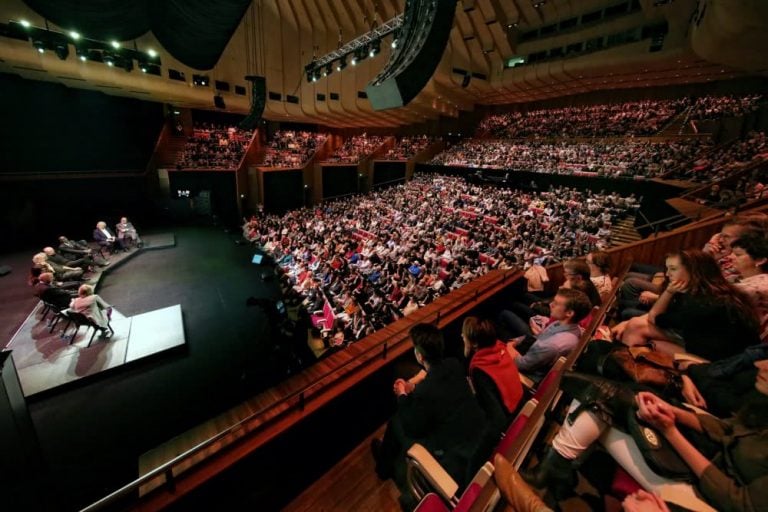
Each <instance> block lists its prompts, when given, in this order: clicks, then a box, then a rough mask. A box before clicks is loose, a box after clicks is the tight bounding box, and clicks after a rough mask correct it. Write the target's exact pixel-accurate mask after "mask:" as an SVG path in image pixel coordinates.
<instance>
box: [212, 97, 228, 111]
mask: <svg viewBox="0 0 768 512" xmlns="http://www.w3.org/2000/svg"><path fill="white" fill-rule="evenodd" d="M213 104H214V105H216V108H227V105H226V104H224V97H223V96H220V95H218V94H217V95H216V96H214V97H213Z"/></svg>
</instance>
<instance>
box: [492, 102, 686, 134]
mask: <svg viewBox="0 0 768 512" xmlns="http://www.w3.org/2000/svg"><path fill="white" fill-rule="evenodd" d="M686 105H687V100H684V99H683V100H646V101H628V102H625V103H614V104H601V105H590V106H580V107H564V108H553V109H542V110H532V111H526V112H508V113H504V114H495V115H491V116H488V117H486V118H485V119H484V120H483V121H482V122H481V123H480V127H479V131H480V132H483V133H487V134H489V135H490V136H491V137H495V138H500V139H511V138H518V137H607V136H633V135H634V136H642V135H653V134H655V133H656V132H658V131H659V130H660V129H661V128H663V127H664V125H665V124H666V123H667V122H668V121H669V120H670V119H671V118H672V117H673V116H674V115H676V114H677V113H679V112H680V111H682V110H683V109H684V108H685V107H686Z"/></svg>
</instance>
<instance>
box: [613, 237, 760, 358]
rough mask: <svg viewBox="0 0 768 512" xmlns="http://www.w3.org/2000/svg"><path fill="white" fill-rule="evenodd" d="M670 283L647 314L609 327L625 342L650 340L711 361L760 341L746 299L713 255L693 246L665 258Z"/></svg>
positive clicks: (661, 347) (670, 350)
mask: <svg viewBox="0 0 768 512" xmlns="http://www.w3.org/2000/svg"><path fill="white" fill-rule="evenodd" d="M666 267H667V272H666V275H667V278H668V279H669V284H668V285H667V287H666V289H665V290H664V291H663V292H662V293H661V295H660V296H659V299H658V300H657V301H656V302H655V303H654V305H653V307H652V308H651V310H650V311H649V312H648V314H647V315H643V316H639V317H635V318H632V319H630V320H628V321H626V322H622V323H621V324H619V325H617V326H616V327H615V328H614V334H615V336H616V338H617V339H618V340H620V341H621V342H622V343H624V344H625V345H629V346H635V345H644V344H648V343H650V342H653V343H654V344H655V347H656V348H657V349H658V350H661V351H663V352H668V353H677V352H690V353H691V354H694V355H697V356H699V357H703V358H705V359H709V360H711V361H716V360H719V359H724V358H726V357H729V356H732V355H735V354H737V353H739V352H741V351H742V350H744V349H745V348H746V347H748V346H750V345H754V344H756V343H758V342H759V336H758V320H757V314H756V312H755V309H754V307H753V306H752V302H751V301H750V298H749V297H748V296H747V294H745V293H744V292H743V291H742V290H740V289H738V288H736V287H735V286H733V285H732V284H730V283H729V282H728V281H726V280H725V278H724V277H723V274H722V272H721V270H720V267H719V266H718V264H717V262H716V261H715V259H714V258H712V256H710V255H708V254H705V253H704V252H702V251H699V250H696V249H689V250H684V251H680V252H677V253H673V254H670V255H668V256H667V259H666Z"/></svg>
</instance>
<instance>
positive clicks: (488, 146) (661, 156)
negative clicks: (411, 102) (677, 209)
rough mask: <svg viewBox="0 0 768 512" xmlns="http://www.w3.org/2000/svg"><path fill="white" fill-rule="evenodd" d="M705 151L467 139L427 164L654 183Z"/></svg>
mask: <svg viewBox="0 0 768 512" xmlns="http://www.w3.org/2000/svg"><path fill="white" fill-rule="evenodd" d="M710 147H711V145H710V144H709V143H708V142H706V141H702V140H701V139H686V140H681V141H671V142H641V141H632V140H629V141H624V142H593V143H589V142H583V143H574V142H560V143H551V142H544V141H524V140H518V141H503V140H479V139H469V140H466V141H463V142H461V143H460V144H457V145H455V146H453V147H451V148H450V149H447V150H446V151H443V152H442V153H440V154H438V155H436V156H435V157H434V158H433V159H432V160H431V161H430V163H431V164H434V165H449V166H468V167H477V168H490V169H514V170H520V171H532V172H541V173H553V174H578V173H596V174H598V175H600V176H608V177H620V176H633V177H634V176H644V177H655V176H660V175H662V174H664V173H665V172H667V171H670V170H673V169H677V168H678V167H680V166H681V165H683V164H684V163H685V162H689V161H691V160H693V159H694V158H695V157H696V156H697V155H699V154H701V153H702V152H704V151H706V150H707V149H708V148H710Z"/></svg>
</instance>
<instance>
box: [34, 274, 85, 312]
mask: <svg viewBox="0 0 768 512" xmlns="http://www.w3.org/2000/svg"><path fill="white" fill-rule="evenodd" d="M60 285H61V283H57V282H55V281H54V280H53V274H52V273H51V272H43V273H42V274H40V276H39V277H38V278H37V283H36V284H35V288H34V291H33V293H34V295H35V297H39V298H40V300H42V301H43V302H47V303H48V304H53V305H54V306H56V307H57V308H59V309H65V308H67V307H68V306H69V303H70V301H71V300H72V298H73V297H74V293H75V292H73V291H71V290H65V289H64V288H62V287H61V286H60Z"/></svg>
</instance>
